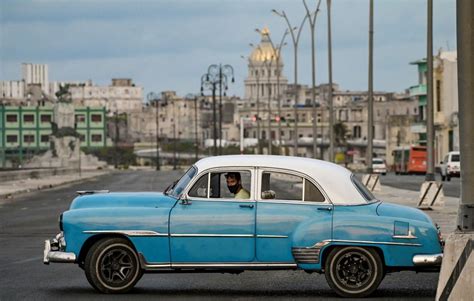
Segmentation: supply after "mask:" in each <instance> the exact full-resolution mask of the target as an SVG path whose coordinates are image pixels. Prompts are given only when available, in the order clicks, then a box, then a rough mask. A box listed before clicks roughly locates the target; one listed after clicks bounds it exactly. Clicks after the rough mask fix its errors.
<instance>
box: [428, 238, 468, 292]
mask: <svg viewBox="0 0 474 301" xmlns="http://www.w3.org/2000/svg"><path fill="white" fill-rule="evenodd" d="M473 250H474V234H463V233H452V234H450V235H449V236H448V238H447V239H446V245H445V247H444V256H443V263H442V265H441V272H440V273H439V281H438V289H437V292H436V299H435V300H437V301H447V300H453V301H454V300H456V301H457V300H472V296H473V295H474V285H472V284H473V283H472V279H473V278H474V254H473V252H472V251H473Z"/></svg>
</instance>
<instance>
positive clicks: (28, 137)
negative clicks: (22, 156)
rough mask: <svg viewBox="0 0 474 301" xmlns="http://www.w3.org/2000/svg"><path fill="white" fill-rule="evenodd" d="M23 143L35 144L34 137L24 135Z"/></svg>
mask: <svg viewBox="0 0 474 301" xmlns="http://www.w3.org/2000/svg"><path fill="white" fill-rule="evenodd" d="M23 142H24V143H35V136H34V135H24V136H23Z"/></svg>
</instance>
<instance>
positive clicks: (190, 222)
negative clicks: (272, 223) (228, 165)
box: [170, 168, 255, 264]
mask: <svg viewBox="0 0 474 301" xmlns="http://www.w3.org/2000/svg"><path fill="white" fill-rule="evenodd" d="M229 171H233V172H238V173H240V174H242V184H243V186H244V187H245V189H246V190H248V192H249V193H250V198H248V199H235V198H234V195H233V194H231V193H230V192H229V190H228V188H227V186H226V184H225V179H224V175H225V174H226V173H228V172H229ZM254 178H255V177H254V170H253V169H250V168H249V169H233V170H229V169H225V170H223V169H215V170H210V171H206V172H205V173H202V174H201V175H200V176H198V177H196V180H195V182H194V183H190V185H189V186H190V187H191V188H190V189H189V190H188V191H187V192H186V194H185V195H184V200H181V201H178V202H177V203H176V205H175V207H174V208H173V209H172V211H171V213H170V249H171V261H172V263H173V264H179V263H226V262H229V263H235V262H251V261H253V260H254V258H255V199H254V192H253V190H254V187H255V185H254V183H253V182H254Z"/></svg>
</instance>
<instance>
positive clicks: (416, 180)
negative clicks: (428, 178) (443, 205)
mask: <svg viewBox="0 0 474 301" xmlns="http://www.w3.org/2000/svg"><path fill="white" fill-rule="evenodd" d="M424 181H425V176H424V175H395V173H388V174H387V175H385V176H381V177H380V184H382V185H388V186H392V187H395V188H401V189H408V190H413V191H420V187H421V184H422V183H423V182H424ZM436 181H439V182H441V177H440V175H439V174H438V175H436ZM442 183H443V191H444V195H446V196H450V197H457V198H458V197H459V196H460V194H461V180H460V178H452V179H451V181H449V182H448V181H444V182H442Z"/></svg>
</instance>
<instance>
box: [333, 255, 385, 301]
mask: <svg viewBox="0 0 474 301" xmlns="http://www.w3.org/2000/svg"><path fill="white" fill-rule="evenodd" d="M325 276H326V280H327V282H328V284H329V286H331V288H332V289H333V290H334V291H335V292H336V293H337V294H338V295H339V296H342V297H359V298H360V297H366V296H368V295H370V294H372V293H373V292H374V291H375V290H376V289H377V287H378V286H379V284H380V282H381V281H382V279H383V276H384V271H383V263H382V260H381V258H380V256H379V254H378V253H377V252H376V251H375V250H373V249H366V248H362V247H337V248H335V249H333V250H332V251H331V253H329V256H328V259H327V260H326V263H325Z"/></svg>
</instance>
